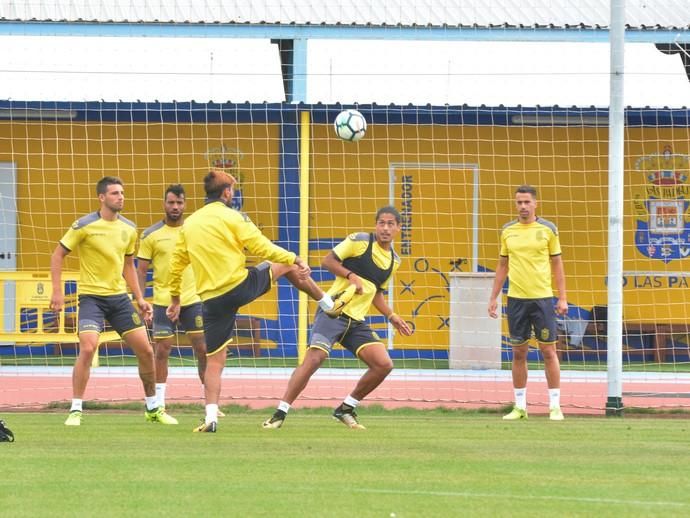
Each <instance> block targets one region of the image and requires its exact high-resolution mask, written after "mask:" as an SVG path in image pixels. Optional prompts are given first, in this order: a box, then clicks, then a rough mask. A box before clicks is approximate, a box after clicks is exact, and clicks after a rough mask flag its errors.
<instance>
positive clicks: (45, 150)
mask: <svg viewBox="0 0 690 518" xmlns="http://www.w3.org/2000/svg"><path fill="white" fill-rule="evenodd" d="M626 136H627V137H626V139H627V144H626V150H625V156H626V164H625V183H626V190H625V200H626V201H625V206H624V211H625V243H624V261H625V263H624V270H625V271H627V272H633V271H635V272H647V273H648V274H644V275H629V276H627V277H626V281H627V284H626V287H625V300H626V306H625V308H624V316H625V318H626V319H627V320H654V321H684V319H685V306H686V303H687V301H688V298H687V293H688V286H687V280H686V278H685V276H684V275H683V274H682V273H681V274H679V275H677V276H675V277H674V275H673V274H671V273H669V272H683V271H685V270H687V269H688V268H687V266H686V263H687V259H678V260H674V261H671V262H669V263H664V262H662V261H659V260H657V259H649V258H647V257H645V256H644V255H642V254H641V253H640V252H639V251H638V250H637V248H636V247H635V244H634V238H635V232H634V229H635V225H636V221H637V217H638V216H636V215H635V205H634V203H633V200H634V198H635V196H636V195H637V194H638V193H639V192H641V191H642V192H644V189H645V186H646V184H647V182H646V180H645V174H644V173H643V172H641V171H640V170H638V169H636V164H637V163H638V160H639V159H640V158H642V157H645V156H650V155H654V154H658V153H661V152H662V150H663V149H664V147H666V146H670V147H671V148H672V150H673V153H675V154H681V155H688V154H690V149H688V147H689V143H688V142H689V141H688V138H687V130H684V129H664V128H635V129H628V130H627V133H626ZM606 139H607V130H606V128H573V127H540V128H536V127H519V126H440V125H438V126H423V125H422V126H413V125H390V126H386V125H380V124H378V125H371V126H370V128H369V132H368V134H367V136H366V138H365V139H364V140H362V141H361V142H359V143H357V144H352V143H345V142H342V141H340V140H338V139H336V138H335V137H334V136H333V132H332V128H331V127H330V125H325V124H317V125H314V126H313V128H312V142H311V144H312V154H311V175H310V181H311V195H310V219H309V238H310V240H312V241H314V242H319V241H328V240H333V239H342V238H344V237H345V236H346V235H347V234H348V233H349V232H353V231H360V230H373V228H374V214H375V212H376V210H377V208H379V207H380V206H382V205H385V204H387V203H388V201H389V198H390V196H391V194H390V193H391V190H390V189H391V182H390V181H389V175H390V174H391V171H392V170H393V171H394V173H395V176H396V180H395V181H394V183H393V191H392V192H393V198H394V202H395V205H396V206H397V207H398V208H401V207H402V201H403V200H406V201H407V202H409V203H410V206H411V211H409V213H408V214H406V216H409V217H411V228H410V229H408V231H409V234H406V236H405V239H404V240H403V239H402V236H401V239H399V240H398V244H397V248H398V251H399V252H400V253H401V255H402V258H403V266H402V267H401V270H400V272H399V274H398V276H397V278H396V279H395V285H394V286H393V289H392V293H393V297H394V299H395V304H396V310H397V312H398V313H400V314H402V315H404V316H405V317H406V318H408V319H409V320H411V321H412V322H413V323H414V325H415V327H416V330H417V332H416V333H415V335H414V336H413V337H410V338H401V337H396V339H395V340H396V347H402V348H405V347H410V348H411V347H414V348H446V347H447V345H448V328H447V317H448V298H449V297H448V289H447V275H446V274H447V273H448V272H450V271H453V270H454V269H456V270H457V269H460V270H462V271H470V269H471V263H472V232H471V226H472V225H471V222H472V210H473V209H472V178H473V174H474V167H475V166H476V168H477V170H478V174H479V178H480V198H481V202H480V205H479V235H478V237H479V239H478V243H479V254H478V257H477V258H476V260H477V262H478V264H479V266H480V268H485V269H490V270H493V269H494V268H495V264H496V259H497V255H498V235H499V229H500V228H501V226H502V225H503V224H504V223H506V222H507V221H509V220H510V219H512V218H514V214H515V210H514V205H513V202H512V200H513V192H514V189H515V187H516V186H517V185H519V184H521V183H530V184H533V185H535V186H536V187H537V188H538V189H539V198H540V205H539V214H540V215H541V216H543V217H545V218H547V219H550V220H552V221H553V222H555V223H556V224H557V225H558V227H559V229H560V233H561V243H562V246H563V254H564V260H565V265H566V273H567V278H568V298H569V301H570V302H571V303H572V304H576V305H578V306H581V307H584V308H587V309H589V308H590V307H591V306H592V305H594V304H602V303H605V301H606V282H605V281H606V278H605V277H606V260H607V252H606V243H607V234H606V228H607V200H608V190H607V189H608V173H607V168H608V157H607V154H606V152H607V140H606ZM0 142H2V147H0V160H2V161H12V162H15V163H16V164H17V166H18V198H19V199H18V212H19V215H18V218H19V229H18V235H19V244H18V246H19V252H20V253H19V268H20V269H23V270H34V269H38V270H47V268H48V264H49V262H48V261H49V256H50V253H51V252H52V250H53V248H54V247H55V245H56V243H57V240H58V239H59V238H60V236H61V235H62V233H63V232H64V231H65V229H66V228H67V226H68V225H69V224H70V223H71V222H72V221H73V220H74V219H75V218H77V217H79V216H80V215H82V214H85V213H88V212H91V211H93V210H96V208H97V206H98V204H97V200H96V198H95V193H94V185H95V183H96V181H97V180H98V179H99V178H101V177H102V176H104V175H116V176H120V177H121V178H122V179H123V180H124V182H125V188H126V191H125V192H126V196H127V201H126V207H125V211H124V215H125V216H126V217H128V218H130V219H132V220H134V221H135V222H136V223H137V225H138V227H139V229H140V230H142V229H143V228H145V227H147V226H148V225H150V224H152V223H153V222H154V221H156V220H157V219H158V218H160V217H161V214H162V202H161V200H162V196H163V191H164V189H165V187H166V186H167V185H168V184H169V183H177V182H180V183H183V184H184V185H185V186H186V188H187V190H188V211H191V210H194V209H195V208H197V207H199V206H200V205H201V203H202V202H203V192H202V191H203V189H202V186H201V178H202V176H203V174H204V173H205V171H206V170H207V169H208V167H209V165H211V163H212V161H213V160H214V158H217V157H218V155H219V154H224V155H225V156H226V158H227V157H228V156H229V157H231V159H232V160H235V162H236V167H237V169H238V170H239V174H240V176H241V180H242V191H243V193H242V194H243V198H244V206H243V209H244V210H245V211H246V212H247V213H248V214H250V216H251V217H252V219H253V220H254V221H255V222H256V223H257V224H258V225H259V226H260V227H261V228H262V229H263V231H264V232H265V233H266V235H267V236H269V237H270V238H272V239H276V238H277V236H278V214H279V210H280V208H279V203H278V192H279V190H278V179H279V163H280V157H279V150H280V146H279V127H278V125H277V124H169V123H164V124H143V123H135V124H132V123H117V124H116V123H92V122H88V123H75V122H72V123H62V122H60V123H54V122H50V123H48V122H44V123H39V122H35V123H33V122H32V123H29V122H2V123H0ZM221 148H224V149H225V151H224V152H222V153H221V151H220V150H221ZM448 164H450V165H448ZM406 196H407V198H406ZM326 252H327V249H313V250H312V253H311V257H310V261H311V264H312V266H318V264H319V263H320V259H321V257H322V256H323V255H324V254H325V253H326ZM67 267H68V268H69V269H76V267H77V263H76V261H75V259H74V258H71V259H69V261H68V263H67ZM669 279H672V281H671V280H669ZM312 308H313V306H312ZM246 312H247V313H251V314H256V315H258V316H263V317H266V318H274V319H275V318H276V315H277V313H278V308H277V303H276V300H275V292H273V294H271V295H269V296H268V297H267V298H265V299H264V300H262V301H260V302H257V303H255V304H253V305H252V306H251V307H250V308H247V311H246Z"/></svg>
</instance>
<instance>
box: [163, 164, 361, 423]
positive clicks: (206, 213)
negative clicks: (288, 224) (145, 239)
mask: <svg viewBox="0 0 690 518" xmlns="http://www.w3.org/2000/svg"><path fill="white" fill-rule="evenodd" d="M235 184H236V180H235V178H234V177H233V176H232V175H229V174H228V173H226V172H225V171H223V170H220V169H214V170H212V171H211V172H210V173H209V174H207V175H206V176H205V177H204V189H205V191H206V196H207V199H206V205H205V206H204V207H202V208H201V209H199V210H197V211H196V212H194V213H193V214H192V215H191V216H189V217H188V218H187V219H186V220H185V223H184V225H183V227H182V230H181V231H180V235H179V238H178V241H177V245H176V246H175V251H174V252H173V256H172V261H171V263H170V279H169V285H168V286H169V289H170V295H171V304H170V306H169V307H168V311H167V315H168V317H169V318H170V319H171V320H172V321H176V320H177V319H178V317H179V312H180V292H181V282H182V273H183V271H184V270H185V268H186V267H187V265H189V264H191V266H192V270H193V271H194V279H195V282H196V291H197V293H198V294H199V297H201V300H202V307H203V316H204V334H205V336H206V348H207V359H206V373H205V375H204V390H205V395H206V418H205V420H204V423H203V424H202V425H201V426H199V427H198V428H196V429H195V430H194V431H195V432H215V431H216V428H217V421H218V400H219V398H220V388H221V374H222V372H223V367H224V366H225V359H226V357H227V347H228V344H229V343H230V342H231V341H232V339H233V329H234V326H235V317H236V315H237V311H238V310H239V308H240V307H242V306H244V305H245V304H249V303H250V302H252V301H253V300H255V299H256V298H258V297H260V296H261V295H263V294H264V293H266V292H267V291H268V290H269V289H270V288H271V281H276V280H278V279H279V278H280V277H282V276H285V277H286V278H287V279H288V280H289V281H290V282H291V283H292V284H293V285H295V286H296V287H297V288H298V289H300V290H302V291H304V292H306V293H307V294H308V295H309V296H311V297H312V298H313V299H315V300H318V301H319V306H320V307H322V308H323V309H324V310H325V311H328V312H330V313H332V314H337V313H338V312H339V311H340V310H341V309H342V307H343V306H344V305H345V304H346V303H347V299H345V298H343V297H341V298H339V299H337V300H336V301H334V300H333V299H332V298H331V297H330V296H329V295H328V294H326V293H324V291H323V290H322V289H321V288H319V287H318V286H317V285H316V283H315V282H314V281H313V280H312V279H311V277H310V276H309V274H310V272H311V269H310V268H309V265H307V263H306V262H304V260H303V259H302V258H300V257H298V256H297V255H295V254H294V253H293V252H289V251H287V250H285V249H284V248H281V247H279V246H277V245H275V244H273V243H272V242H271V241H270V240H269V239H268V238H267V237H266V236H264V235H263V234H262V233H261V230H259V229H258V228H257V226H256V225H254V223H252V221H251V220H250V219H249V217H248V216H247V215H245V214H242V213H241V212H238V211H236V210H235V209H232V208H230V203H231V202H232V197H233V195H234V186H235ZM245 249H247V250H249V252H251V253H252V254H254V255H256V256H258V257H262V258H264V259H267V261H264V262H262V263H260V264H258V265H257V266H256V267H249V268H247V266H246V256H245V253H244V251H245Z"/></svg>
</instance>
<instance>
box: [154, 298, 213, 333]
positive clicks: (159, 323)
mask: <svg viewBox="0 0 690 518" xmlns="http://www.w3.org/2000/svg"><path fill="white" fill-rule="evenodd" d="M167 309H168V308H166V307H165V306H159V305H157V304H156V305H154V306H153V337H154V338H156V339H158V340H162V339H163V338H170V337H171V336H173V335H174V334H175V331H177V329H178V328H180V329H183V330H184V332H185V333H203V332H204V318H203V317H202V309H201V302H197V303H196V304H190V305H189V306H182V307H181V308H180V318H179V320H178V321H177V325H175V324H173V323H172V321H171V320H170V319H169V318H168V315H166V314H165V311H166V310H167Z"/></svg>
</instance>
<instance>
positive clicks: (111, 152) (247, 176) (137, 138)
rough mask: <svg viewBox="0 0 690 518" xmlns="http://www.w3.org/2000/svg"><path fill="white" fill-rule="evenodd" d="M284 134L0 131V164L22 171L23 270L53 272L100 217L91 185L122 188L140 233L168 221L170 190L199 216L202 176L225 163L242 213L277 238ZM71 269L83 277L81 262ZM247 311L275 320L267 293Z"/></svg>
mask: <svg viewBox="0 0 690 518" xmlns="http://www.w3.org/2000/svg"><path fill="white" fill-rule="evenodd" d="M278 135H279V128H278V126H277V125H276V124H252V125H250V124H167V123H166V124H143V123H96V122H87V123H75V122H71V123H63V122H60V123H54V122H50V123H46V122H44V123H38V122H27V123H24V122H2V123H0V142H2V147H0V161H8V162H15V163H16V164H17V170H18V173H17V197H18V203H17V209H18V223H19V228H18V231H17V235H18V252H19V255H18V268H19V269H22V270H47V269H48V268H49V265H50V254H51V253H52V251H53V249H54V248H55V246H56V244H57V242H58V240H59V239H60V237H61V236H62V235H63V233H64V232H65V231H66V230H67V228H68V226H69V225H70V224H71V223H72V222H73V221H74V220H75V219H76V218H78V217H80V216H82V215H84V214H86V213H89V212H93V211H95V210H97V209H98V206H99V205H98V200H97V198H96V194H95V185H96V182H97V181H98V180H99V179H100V178H102V177H103V176H106V175H112V176H118V177H120V178H121V179H122V180H123V182H124V185H125V198H126V199H125V209H124V211H123V215H124V216H125V217H127V218H129V219H131V220H132V221H134V222H135V223H136V224H137V227H138V229H139V230H140V231H141V230H143V229H145V228H146V227H148V226H149V225H151V224H153V223H154V222H155V221H158V220H159V219H161V218H162V216H163V203H162V200H163V194H164V192H165V188H166V187H167V186H168V185H169V184H171V183H182V184H183V185H184V186H185V189H186V191H187V212H188V213H191V212H192V211H193V210H195V209H196V208H198V207H200V206H201V205H202V204H203V200H204V192H203V184H202V179H203V176H204V174H205V173H206V172H208V169H209V167H210V166H211V165H212V162H213V161H214V160H218V159H219V158H220V157H221V156H222V157H223V158H225V159H226V160H231V161H234V163H235V164H236V168H235V171H236V172H237V171H238V172H239V176H240V180H241V181H242V184H241V186H242V196H243V199H244V206H243V209H244V210H245V211H246V212H247V213H248V214H250V215H251V217H252V219H253V221H254V222H255V223H256V224H257V225H259V226H260V227H261V228H262V229H263V231H264V233H265V234H266V235H267V236H268V237H270V238H271V239H276V238H277V237H278V219H277V214H278V188H277V185H278ZM222 148H224V150H223V149H222ZM65 268H66V269H69V270H76V269H77V268H78V262H77V257H76V254H72V255H70V256H68V258H67V262H66V266H65ZM247 310H248V311H251V312H252V313H256V314H261V315H265V316H266V317H267V318H276V315H277V313H278V311H277V303H276V300H275V298H274V296H272V295H270V294H269V295H268V296H267V297H265V298H263V299H262V300H260V301H257V302H256V303H254V304H252V306H250V307H248V308H247Z"/></svg>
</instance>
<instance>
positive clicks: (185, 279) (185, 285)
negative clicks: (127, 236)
mask: <svg viewBox="0 0 690 518" xmlns="http://www.w3.org/2000/svg"><path fill="white" fill-rule="evenodd" d="M181 229H182V227H181V226H179V227H171V226H170V225H166V224H165V221H159V222H158V223H156V224H154V225H151V226H150V227H149V228H147V229H146V230H144V232H142V234H141V240H140V241H139V251H138V252H137V257H138V258H139V259H144V260H146V261H150V262H151V265H152V266H153V303H154V304H156V305H158V306H167V305H169V304H170V293H169V292H168V277H169V275H170V258H171V257H172V253H173V250H174V249H175V243H177V238H178V236H179V234H180V230H181ZM180 290H181V293H180V301H181V304H182V305H183V306H189V305H190V304H194V303H196V302H199V301H200V300H201V299H200V298H199V296H198V295H197V294H196V285H195V284H194V272H193V271H192V268H191V266H188V267H187V268H185V269H184V271H183V272H182V285H181V287H180Z"/></svg>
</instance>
